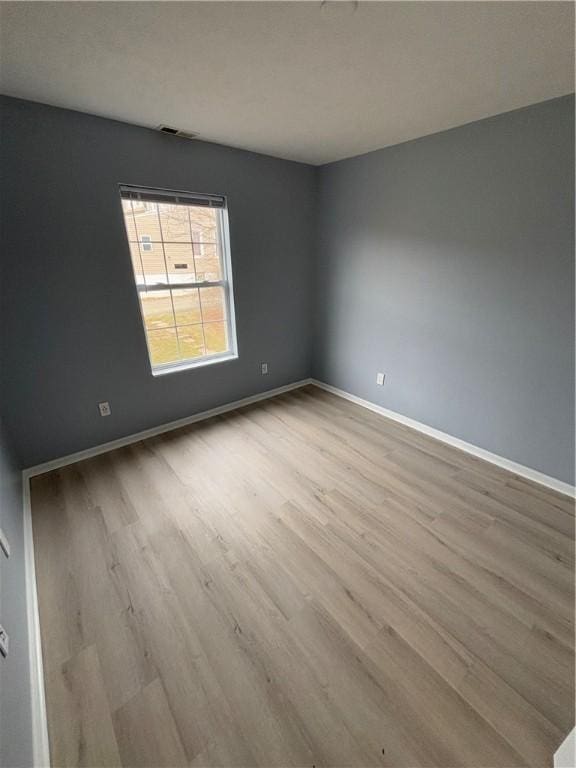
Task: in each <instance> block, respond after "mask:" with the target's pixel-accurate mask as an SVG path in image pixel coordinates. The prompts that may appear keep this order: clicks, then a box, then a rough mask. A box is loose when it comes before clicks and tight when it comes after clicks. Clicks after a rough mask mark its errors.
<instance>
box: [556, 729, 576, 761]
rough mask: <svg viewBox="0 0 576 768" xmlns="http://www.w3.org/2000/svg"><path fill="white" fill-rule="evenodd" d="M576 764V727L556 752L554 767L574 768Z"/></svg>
mask: <svg viewBox="0 0 576 768" xmlns="http://www.w3.org/2000/svg"><path fill="white" fill-rule="evenodd" d="M574 765H576V728H572V730H571V731H570V733H569V734H568V736H566V738H565V739H564V741H563V742H562V744H560V746H559V747H558V749H557V750H556V752H554V768H573V767H574Z"/></svg>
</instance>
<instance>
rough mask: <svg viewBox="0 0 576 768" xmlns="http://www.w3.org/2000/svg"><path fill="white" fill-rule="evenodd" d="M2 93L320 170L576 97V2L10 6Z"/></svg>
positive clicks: (3, 8)
mask: <svg viewBox="0 0 576 768" xmlns="http://www.w3.org/2000/svg"><path fill="white" fill-rule="evenodd" d="M0 14H1V15H0V21H1V33H2V45H1V49H0V51H1V70H0V75H1V77H0V81H1V90H2V92H3V93H6V94H9V95H12V96H18V97H21V98H25V99H32V100H34V101H41V102H45V103H48V104H54V105H56V106H61V107H68V108H71V109H77V110H81V111H83V112H90V113H93V114H96V115H102V116H105V117H111V118H115V119H117V120H123V121H126V122H130V123H136V124H139V125H144V126H150V127H154V126H157V125H158V124H159V123H166V124H168V125H174V126H176V127H178V128H181V129H183V130H188V131H193V132H197V133H198V134H199V135H200V137H201V138H203V139H206V140H209V141H216V142H220V143H222V144H228V145H231V146H236V147H242V148H245V149H251V150H255V151H257V152H264V153H267V154H270V155H276V156H278V157H284V158H289V159H292V160H300V161H304V162H309V163H314V164H321V163H326V162H329V161H332V160H338V159H340V158H344V157H350V156H352V155H357V154H360V153H362V152H367V151H369V150H372V149H377V148H379V147H384V146H387V145H390V144H396V143H398V142H401V141H406V140H408V139H412V138H416V137H418V136H424V135H426V134H429V133H434V132H436V131H441V130H444V129H446V128H451V127H453V126H456V125H462V124H463V123H467V122H471V121H473V120H478V119H480V118H482V117H487V116H489V115H494V114H497V113H499V112H505V111H507V110H511V109H515V108H517V107H522V106H525V105H527V104H532V103H535V102H538V101H544V100H545V99H549V98H553V97H554V96H560V95H562V94H566V93H569V92H572V91H573V90H574V59H573V57H574V6H573V4H572V3H571V2H525V3H524V2H470V3H469V2H360V3H349V2H328V3H324V4H322V3H321V2H287V3H286V2H232V3H229V2H184V3H177V2H144V3H140V2H123V3H117V2H95V3H92V2H60V3H58V2H57V3H52V2H40V3H28V2H7V3H0Z"/></svg>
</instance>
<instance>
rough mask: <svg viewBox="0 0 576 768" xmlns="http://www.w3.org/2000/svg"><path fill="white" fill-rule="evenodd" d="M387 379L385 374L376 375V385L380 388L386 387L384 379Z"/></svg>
mask: <svg viewBox="0 0 576 768" xmlns="http://www.w3.org/2000/svg"><path fill="white" fill-rule="evenodd" d="M385 378H386V375H385V374H384V373H378V374H376V384H378V386H379V387H382V386H384V379H385Z"/></svg>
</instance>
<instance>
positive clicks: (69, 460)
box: [23, 379, 312, 481]
mask: <svg viewBox="0 0 576 768" xmlns="http://www.w3.org/2000/svg"><path fill="white" fill-rule="evenodd" d="M311 383H312V379H301V380H300V381H294V382H292V384H285V385H284V386H283V387H276V389H268V390H266V391H265V392H259V393H257V394H256V395H250V396H249V397H243V398H242V399H241V400H234V401H233V402H232V403H225V404H224V405H219V406H217V407H216V408H211V409H210V410H209V411H201V412H200V413H195V414H193V415H192V416H186V417H185V418H183V419H178V420H177V421H170V422H168V423H167V424H160V425H159V426H157V427H152V428H151V429H145V430H143V431H142V432H135V433H134V434H132V435H126V437H120V438H118V440H111V441H110V442H109V443H101V444H100V445H95V446H94V447H93V448H87V449H86V450H85V451H78V453H70V454H68V455H67V456H62V457H61V458H59V459H53V460H52V461H46V462H44V463H43V464H36V465H35V466H33V467H28V469H25V470H24V471H23V476H24V480H25V481H26V480H27V479H28V478H30V477H34V476H35V475H43V474H44V472H51V471H52V470H53V469H60V467H65V466H67V465H68V464H75V463H76V462H77V461H84V459H89V458H90V457H92V456H98V455H99V454H101V453H107V452H108V451H113V450H115V449H116V448H122V447H123V446H125V445H131V444H132V443H138V442H140V440H146V438H148V437H155V436H156V435H161V434H163V433H164V432H171V431H172V430H173V429H179V428H180V427H185V426H187V425H188V424H194V423H195V422H197V421H204V419H210V418H212V416H219V415H220V414H221V413H227V412H228V411H234V410H236V408H243V407H244V406H246V405H251V404H252V403H257V402H258V401H259V400H267V399H268V398H269V397H276V395H281V394H283V393H284V392H290V390H292V389H299V388H300V387H305V386H306V385H307V384H311Z"/></svg>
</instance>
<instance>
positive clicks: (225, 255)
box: [119, 184, 238, 376]
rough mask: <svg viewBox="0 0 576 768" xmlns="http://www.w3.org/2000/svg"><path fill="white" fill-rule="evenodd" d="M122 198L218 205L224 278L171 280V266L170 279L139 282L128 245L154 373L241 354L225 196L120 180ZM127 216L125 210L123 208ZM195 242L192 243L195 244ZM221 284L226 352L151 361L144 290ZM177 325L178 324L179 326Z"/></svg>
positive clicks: (204, 363)
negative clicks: (143, 306) (184, 358)
mask: <svg viewBox="0 0 576 768" xmlns="http://www.w3.org/2000/svg"><path fill="white" fill-rule="evenodd" d="M119 186H120V198H121V200H124V199H146V198H148V199H151V197H153V198H157V199H156V202H159V203H161V202H167V203H168V202H175V203H184V204H187V205H190V206H193V205H201V206H203V207H211V208H216V209H217V210H218V215H217V216H216V227H217V234H216V246H217V251H218V255H219V259H220V271H221V274H222V279H221V280H214V281H210V280H203V281H200V282H176V281H174V282H171V281H170V278H169V276H168V270H166V280H167V282H165V283H162V282H159V283H154V284H153V285H146V284H144V285H139V283H138V280H137V277H136V272H135V271H134V265H133V264H132V257H131V256H130V247H128V255H129V257H130V264H131V267H132V273H133V275H134V284H135V287H136V291H137V293H138V304H139V306H140V315H141V318H142V330H143V331H144V336H145V339H146V347H147V350H148V362H149V363H150V368H151V371H152V375H153V376H163V375H165V374H168V373H176V372H178V371H185V370H189V369H191V368H202V367H204V366H205V365H212V364H213V363H220V362H225V361H228V360H235V359H237V358H238V342H237V338H236V318H235V311H234V288H233V282H232V260H231V256H230V232H229V222H228V206H227V201H226V198H225V197H224V196H223V195H205V194H197V193H193V192H182V191H174V190H168V189H157V188H154V187H137V186H133V185H131V184H120V185H119ZM122 215H123V219H124V211H123V210H122ZM126 240H127V242H128V246H129V241H130V238H129V235H128V231H127V230H126ZM141 247H142V243H141V238H138V248H141ZM193 247H194V246H192V248H193ZM215 287H221V288H223V290H224V300H225V306H226V334H227V339H228V349H227V350H226V351H225V352H217V353H215V354H213V355H204V356H203V357H195V358H188V359H186V360H179V361H176V362H169V363H162V364H160V365H154V364H153V363H152V356H151V350H150V345H149V343H148V333H147V330H146V321H145V318H144V312H143V311H142V302H141V300H140V293H141V292H155V291H169V290H180V289H185V290H188V289H192V288H200V289H202V288H215ZM176 327H178V326H176Z"/></svg>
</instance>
